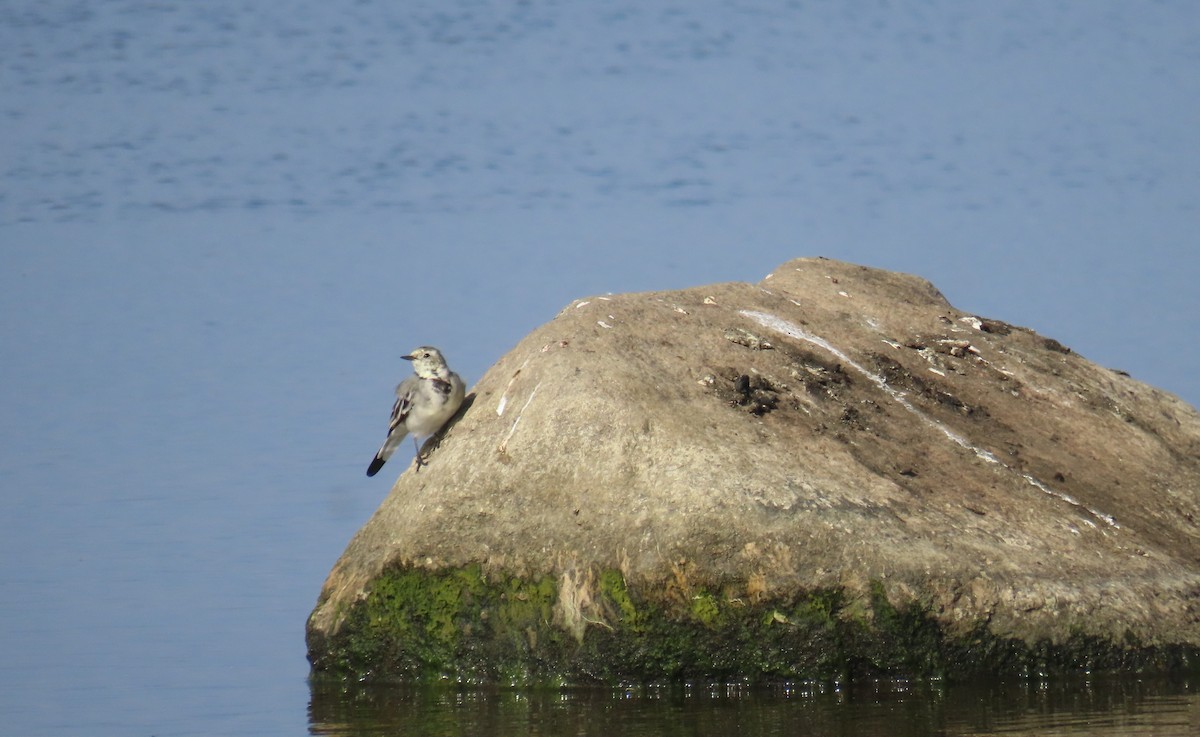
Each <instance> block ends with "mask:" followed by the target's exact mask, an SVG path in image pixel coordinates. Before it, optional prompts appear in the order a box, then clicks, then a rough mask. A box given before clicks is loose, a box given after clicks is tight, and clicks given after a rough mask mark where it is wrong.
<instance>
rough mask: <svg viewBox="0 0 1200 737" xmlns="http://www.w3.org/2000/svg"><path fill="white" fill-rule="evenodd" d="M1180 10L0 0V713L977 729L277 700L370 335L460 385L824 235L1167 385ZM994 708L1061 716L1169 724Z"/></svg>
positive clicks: (23, 718)
mask: <svg viewBox="0 0 1200 737" xmlns="http://www.w3.org/2000/svg"><path fill="white" fill-rule="evenodd" d="M1197 18H1198V11H1197V10H1196V8H1195V5H1194V4H1193V3H1190V2H1162V3H1156V4H1153V5H1147V4H1142V5H1138V6H1136V7H1134V6H1132V5H1130V6H1126V5H1122V4H1107V3H1094V4H1093V3H1089V4H1086V5H1082V4H1063V5H1060V6H1053V7H1051V6H1047V5H1043V4H1021V5H1013V4H1004V5H999V4H995V3H988V2H972V3H963V2H957V1H955V2H944V3H922V4H913V5H902V6H899V7H894V8H883V7H874V6H871V7H868V6H858V5H847V4H844V3H840V2H813V3H800V4H793V5H780V4H774V3H767V4H760V3H756V2H750V1H739V2H732V3H731V2H716V1H715V0H714V1H713V2H695V3H687V4H682V5H672V4H666V3H650V4H646V3H632V2H628V3H626V2H608V3H596V4H586V3H517V4H512V3H487V2H467V1H465V0H464V1H463V2H446V1H444V0H439V1H438V2H405V3H400V4H396V3H386V2H372V1H371V0H361V1H358V2H349V1H336V0H335V1H332V2H303V1H300V0H293V1H290V2H289V1H282V0H281V1H280V2H272V3H254V2H249V0H210V1H206V2H204V3H176V4H172V3H145V2H138V1H137V0H106V1H104V2H77V1H73V0H50V1H45V0H38V1H37V2H34V1H32V0H27V1H13V2H6V3H3V4H0V587H2V590H3V594H2V595H0V651H2V652H3V653H4V657H3V658H2V659H0V714H2V715H3V722H2V724H0V734H13V735H21V736H22V737H37V736H38V735H55V736H58V735H74V734H79V735H89V736H100V737H103V736H104V735H122V736H124V735H131V734H147V735H148V734H155V735H191V734H196V735H213V734H229V735H239V734H255V735H275V734H278V735H295V734H303V733H304V732H305V731H307V730H308V729H310V727H311V728H312V729H313V730H314V731H322V730H324V731H327V732H328V731H333V732H334V733H337V732H336V730H337V729H341V727H336V725H338V724H351V725H354V726H353V727H352V729H353V730H355V731H357V732H362V733H371V732H372V731H377V730H379V729H381V728H383V726H384V725H388V724H396V726H397V729H398V730H399V731H401V732H403V731H405V730H408V731H411V732H416V733H428V728H427V727H425V726H423V725H434V724H439V723H446V724H447V725H448V726H447V729H453V728H455V727H454V725H455V724H457V723H458V721H457V720H460V718H461V719H464V720H466V721H465V722H463V723H464V724H465V726H464V727H463V729H465V730H466V731H467V732H472V731H473V732H474V733H480V732H490V731H495V732H496V733H499V732H503V731H507V730H508V727H510V726H512V727H514V728H516V729H517V731H521V730H525V729H535V728H536V729H543V730H553V729H558V730H559V733H565V732H579V731H586V730H587V729H591V728H592V726H591V725H593V724H595V725H610V726H611V727H612V728H613V729H614V730H624V729H628V730H630V731H635V730H637V729H641V728H643V727H645V728H647V729H649V728H659V729H662V730H667V729H674V728H676V727H675V725H676V724H677V723H679V724H691V725H693V726H695V729H696V730H701V729H703V728H705V727H706V725H709V724H714V725H716V724H727V722H721V719H722V718H729V717H730V715H731V714H742V715H743V716H746V718H754V719H760V720H762V723H763V724H765V725H768V727H769V725H771V724H779V725H781V726H780V728H781V729H798V728H799V726H798V723H795V722H789V721H787V720H788V719H793V718H799V717H796V716H795V715H798V714H812V715H814V716H813V718H814V719H819V720H823V721H818V722H814V724H815V725H817V726H814V727H813V728H814V729H826V728H827V727H826V726H821V725H835V726H834V727H829V729H831V730H833V731H837V730H842V732H840V733H847V734H849V733H851V732H850V731H849V730H850V729H851V728H852V727H851V726H848V725H852V724H855V723H858V722H860V721H862V720H864V719H866V720H867V721H864V722H863V724H871V723H873V722H870V719H889V720H891V721H889V727H890V728H891V729H892V730H893V731H894V730H898V729H911V730H912V733H914V734H915V733H918V732H919V731H920V730H922V729H925V728H926V727H928V725H930V724H941V723H938V722H930V721H928V719H927V717H925V716H919V715H914V714H913V713H912V711H911V710H910V709H913V708H916V709H917V711H919V712H920V713H921V714H924V713H926V712H928V711H929V710H930V709H935V708H936V709H940V710H941V711H938V713H939V714H945V715H946V717H945V718H946V719H949V720H952V721H949V722H946V723H945V724H947V725H949V726H944V727H938V729H944V730H946V731H947V733H950V730H951V729H952V728H953V729H955V730H958V729H961V730H964V731H965V732H969V730H970V729H975V728H976V726H977V723H976V722H974V721H972V718H971V717H970V716H968V715H969V714H970V713H972V712H970V709H972V708H974V707H971V706H969V704H971V703H975V701H974V700H973V699H976V698H978V697H971V698H966V699H963V700H960V701H956V700H955V699H956V698H957V696H955V694H958V693H960V692H959V691H957V690H956V689H955V688H953V687H945V688H943V689H940V690H937V689H935V690H932V691H928V692H926V691H919V692H918V690H917V689H915V687H914V688H912V689H910V690H908V691H902V692H901V694H900V695H899V696H891V695H886V694H882V693H881V694H879V695H872V692H871V691H867V692H863V693H861V694H860V693H857V692H856V693H853V694H852V693H850V692H849V691H846V690H844V689H843V690H839V691H835V692H828V691H820V690H812V691H811V692H809V691H803V690H801V691H799V692H797V693H796V694H791V695H780V694H778V693H763V692H742V691H736V692H734V693H725V692H721V693H720V694H715V695H713V694H709V692H707V691H703V690H694V691H693V692H691V693H690V695H689V693H686V692H685V693H682V694H681V693H679V692H676V691H670V690H666V691H646V692H636V693H631V694H627V695H614V694H613V693H611V692H592V691H572V692H568V693H566V694H559V693H549V692H548V693H537V694H531V695H521V694H517V693H515V692H506V691H497V692H487V691H480V692H457V691H440V692H439V691H421V690H416V691H406V690H395V691H367V690H364V691H358V690H354V691H350V692H346V693H344V694H341V692H340V691H337V690H335V691H333V692H330V691H327V690H324V689H318V690H316V691H315V692H310V689H309V686H308V684H307V681H306V676H307V672H308V669H307V663H306V662H305V658H304V642H303V628H304V621H305V618H306V617H307V615H308V612H309V611H310V610H311V608H312V606H313V604H314V603H315V600H316V596H317V593H318V591H319V588H320V584H321V581H322V580H323V578H324V576H325V574H326V573H327V572H328V571H329V569H330V567H331V566H332V564H333V562H334V561H335V560H336V558H337V556H338V555H339V554H340V553H341V551H342V549H343V548H344V546H345V544H346V542H347V541H348V540H349V538H350V536H351V535H352V534H353V533H354V531H355V530H357V529H358V527H359V526H360V525H361V524H362V523H363V522H364V521H365V520H366V519H367V517H368V516H369V515H370V514H371V512H372V511H373V510H374V509H375V507H376V506H377V505H378V503H379V501H380V500H381V499H382V498H383V496H384V495H385V494H386V493H387V483H388V479H387V478H385V476H380V477H377V478H376V479H373V480H368V479H366V477H365V476H364V475H363V473H364V471H365V468H366V465H367V463H368V462H369V460H370V457H371V454H372V453H374V451H375V449H376V448H377V447H378V445H379V441H380V439H381V437H382V434H383V431H384V423H385V422H386V417H387V412H388V410H389V409H390V404H391V399H390V398H389V392H390V390H391V387H392V386H393V385H394V383H395V382H396V381H397V380H398V378H399V377H398V374H399V373H400V372H401V371H404V370H407V367H406V366H403V365H401V364H402V363H403V362H402V361H400V360H399V356H400V355H402V354H403V353H405V352H407V351H408V350H409V349H411V348H412V347H414V346H416V345H420V344H425V343H433V344H437V345H439V347H441V348H442V349H443V350H444V352H445V353H446V354H447V355H448V356H449V358H450V360H451V362H452V365H454V367H455V368H456V369H457V370H458V371H459V372H460V373H461V374H463V376H464V377H465V378H466V379H467V380H468V382H472V381H474V380H475V379H477V378H479V376H480V375H481V374H482V373H483V372H484V371H485V370H486V369H487V368H488V367H489V366H490V365H491V364H492V363H494V362H495V360H496V359H497V358H498V357H499V356H501V355H503V353H504V352H505V351H507V350H508V349H509V348H510V347H511V346H512V345H514V344H515V343H516V342H517V341H518V340H520V338H521V337H523V336H524V335H525V334H526V333H528V332H529V331H530V330H532V329H533V328H534V327H536V326H537V325H539V324H541V323H542V322H544V321H546V320H548V319H550V318H552V317H553V315H554V314H555V313H556V312H557V311H558V310H559V309H560V308H561V307H562V306H564V305H565V304H567V303H568V302H569V301H570V300H572V299H574V298H577V297H580V296H584V295H589V294H595V293H601V292H606V291H622V292H624V291H635V290H648V289H668V288H679V287H685V286H692V285H696V284H704V283H709V282H715V281H725V280H733V279H738V280H751V281H756V280H758V279H760V278H761V277H762V276H763V275H764V274H765V273H766V272H767V271H769V270H770V269H771V268H773V267H775V266H776V265H778V264H779V263H782V262H783V261H785V260H787V259H789V258H792V257H795V256H804V255H826V256H831V257H834V258H841V259H846V260H852V261H859V262H862V263H868V264H871V265H875V266H881V267H885V268H896V269H901V270H904V271H908V272H913V273H919V274H921V275H923V276H926V277H928V278H930V279H932V280H933V281H934V282H935V283H936V284H937V285H938V286H939V287H940V288H942V289H943V291H944V292H945V293H946V294H947V296H948V297H949V298H950V299H951V300H952V301H953V302H955V303H956V304H958V305H960V306H961V307H963V308H964V309H969V310H977V311H979V312H981V313H983V314H986V315H989V316H994V317H998V318H1001V319H1005V320H1008V321H1010V322H1016V323H1022V324H1027V325H1030V326H1032V327H1035V328H1037V329H1039V330H1040V331H1042V332H1043V333H1045V334H1048V335H1051V336H1053V337H1055V338H1057V339H1059V340H1061V341H1062V342H1064V343H1065V344H1067V345H1069V346H1071V347H1072V348H1074V349H1076V350H1078V351H1080V352H1082V353H1083V354H1084V355H1087V356H1088V357H1090V358H1093V359H1095V360H1098V361H1100V362H1101V363H1104V364H1106V365H1112V366H1115V367H1119V368H1123V369H1126V370H1129V371H1130V372H1132V373H1133V375H1134V376H1135V377H1138V378H1142V379H1146V380H1149V381H1151V382H1152V383H1155V384H1157V385H1160V386H1162V387H1164V388H1165V389H1167V390H1169V391H1173V392H1176V393H1178V394H1179V395H1181V396H1182V397H1183V398H1184V399H1186V400H1187V401H1190V402H1192V403H1193V404H1195V403H1197V402H1200V345H1198V344H1197V343H1196V342H1195V341H1191V340H1186V339H1183V338H1182V337H1181V336H1190V335H1191V334H1192V333H1193V330H1192V322H1191V321H1192V316H1193V315H1195V314H1197V313H1198V312H1200V290H1196V289H1195V288H1194V284H1195V283H1196V281H1197V280H1198V279H1200V260H1198V259H1196V258H1195V248H1194V233H1195V232H1197V230H1198V227H1197V226H1200V223H1198V222H1197V219H1198V218H1197V213H1198V212H1200V208H1198V207H1197V205H1198V204H1200V202H1198V199H1200V181H1198V180H1200V146H1197V145H1196V143H1197V141H1196V130H1198V127H1197V126H1196V125H1195V121H1196V120H1197V119H1200V74H1198V73H1197V71H1198V70H1197V65H1198V64H1200V55H1198V54H1197V51H1196V49H1197V46H1196V40H1195V34H1194V30H1193V29H1194V28H1195V27H1196V23H1195V21H1196V20H1197ZM429 269H433V270H434V272H433V273H432V274H431V273H430V272H429V271H428V270H429ZM414 270H418V273H414ZM435 276H437V277H440V278H434V277H435ZM398 468H399V467H398ZM397 470H398V469H397ZM1017 688H1018V690H1020V689H1025V690H1026V691H1027V692H1032V693H1034V694H1037V693H1042V692H1047V691H1046V689H1049V691H1048V693H1052V694H1062V697H1061V698H1058V697H1056V699H1055V701H1054V704H1055V706H1054V708H1053V709H1052V713H1053V714H1054V715H1056V717H1061V718H1062V719H1063V720H1065V721H1064V723H1065V722H1069V721H1070V720H1071V719H1076V718H1079V719H1082V718H1085V715H1086V718H1087V719H1091V720H1103V719H1112V720H1118V721H1119V720H1122V719H1126V720H1127V721H1128V720H1129V719H1134V718H1142V717H1143V716H1145V715H1153V714H1157V715H1161V716H1162V717H1163V718H1164V719H1166V718H1174V717H1173V716H1172V715H1176V716H1177V715H1178V714H1179V713H1180V709H1183V708H1184V706H1186V708H1187V709H1190V710H1191V712H1192V713H1194V711H1195V705H1194V701H1192V697H1191V695H1190V694H1191V691H1190V686H1188V687H1187V688H1183V687H1181V690H1177V691H1170V690H1169V688H1168V687H1167V686H1161V687H1160V686H1155V687H1154V688H1152V689H1151V688H1148V687H1147V688H1145V689H1142V690H1137V689H1134V690H1125V691H1121V692H1120V693H1122V694H1132V695H1129V696H1123V697H1122V698H1121V699H1116V698H1115V697H1112V698H1110V697H1108V696H1106V697H1104V699H1101V700H1098V701H1097V700H1094V699H1092V697H1091V696H1088V695H1087V694H1089V693H1096V691H1095V688H1096V687H1082V686H1078V685H1077V684H1076V685H1064V686H1061V687H1060V686H1058V685H1055V684H1051V685H1049V686H1046V687H1045V688H1043V686H1041V685H1031V684H1023V685H1020V686H1018V687H1017ZM1089 689H1090V690H1089ZM885 690H886V689H885ZM893 690H894V689H893ZM887 693H889V694H890V693H891V691H887ZM971 693H976V692H971ZM1104 693H1106V694H1110V693H1112V692H1111V691H1104ZM339 694H341V695H339ZM936 694H943V695H941V696H936V698H935V695H936ZM997 698H999V697H997ZM310 702H311V703H310ZM988 703H992V702H988ZM1008 703H1009V702H1007V701H1003V700H1001V701H998V702H996V705H995V706H993V707H991V709H992V711H990V712H988V713H989V714H993V715H1001V714H1009V715H1014V714H1015V715H1018V716H1016V717H1014V718H1015V719H1016V722H1017V723H1020V717H1019V715H1020V714H1024V713H1025V711H1022V710H1017V711H1008V710H1007V709H1009V707H1008V706H1005V704H1008ZM953 704H960V706H953ZM389 705H394V706H397V705H398V708H399V711H397V709H396V708H389ZM918 705H920V706H919V708H918ZM1134 707H1136V712H1137V713H1136V714H1132V716H1131V715H1130V714H1131V712H1130V711H1129V710H1130V709H1133V708H1134ZM1013 708H1014V709H1015V708H1016V707H1013ZM1039 708H1040V707H1039ZM310 709H311V712H310ZM889 709H890V710H891V711H890V712H889V711H888V710H889ZM963 709H966V710H967V711H963ZM1021 709H1024V707H1021ZM1073 710H1074V711H1073ZM409 712H413V713H417V714H420V715H421V719H420V721H412V720H410V721H408V722H403V723H400V722H401V721H402V720H404V719H406V718H407V717H406V716H405V714H407V713H409ZM310 713H311V717H310ZM886 713H890V714H891V715H892V716H890V717H888V716H885V714H886ZM481 714H482V715H481ZM487 714H495V715H497V716H496V718H497V719H501V720H505V719H507V720H510V721H507V722H505V721H501V722H495V723H490V722H484V721H481V720H483V719H484V718H485V717H486V715H487ZM531 714H532V715H533V716H530V715H531ZM872 714H873V715H874V716H870V715H872ZM897 714H898V715H899V716H896V715H897ZM952 714H958V715H959V716H953V717H951V716H950V715H952ZM1038 714H1041V712H1040V711H1039V712H1038ZM538 715H544V716H545V717H546V719H548V720H549V719H553V720H557V721H553V722H552V723H551V722H550V721H536V723H535V721H533V720H537V719H541V718H542V717H541V716H538ZM681 715H685V716H681ZM721 715H723V716H721ZM989 718H992V717H989ZM995 718H997V719H999V718H1000V717H999V716H996V717H995ZM1030 718H1032V717H1030ZM521 720H524V722H522V721H521ZM689 720H690V721H689ZM772 720H773V721H772ZM1132 723H1133V722H1129V724H1132ZM489 724H490V725H492V726H487V725H489ZM478 725H483V726H478ZM985 727H986V724H985ZM598 728H599V727H597V729H598ZM864 728H865V727H864ZM980 728H983V727H980ZM986 728H989V729H990V728H991V727H986ZM1021 728H1022V729H1037V728H1038V724H1037V723H1033V722H1029V723H1026V724H1025V726H1024V727H1021ZM1055 728H1056V729H1057V728H1058V727H1055ZM1171 729H1172V727H1169V726H1167V727H1163V728H1162V729H1160V730H1159V732H1158V733H1159V734H1166V735H1170V734H1172V732H1171V731H1170V730H1171ZM1192 732H1194V730H1192ZM1192 732H1176V733H1177V734H1185V733H1187V734H1190V733H1192ZM342 733H345V730H343V732H342Z"/></svg>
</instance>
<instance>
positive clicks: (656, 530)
mask: <svg viewBox="0 0 1200 737" xmlns="http://www.w3.org/2000/svg"><path fill="white" fill-rule="evenodd" d="M1164 360H1170V359H1169V353H1165V354H1164ZM472 400H473V401H469V402H468V404H467V406H466V407H465V408H464V411H463V412H461V413H460V417H459V418H458V419H457V421H456V422H454V423H452V425H451V426H450V427H449V429H448V430H447V432H446V433H445V435H444V438H442V440H441V442H440V445H439V447H437V448H436V449H434V450H433V452H432V454H431V456H430V460H429V465H428V466H427V467H426V468H423V469H421V470H420V472H417V471H416V469H415V467H411V466H410V468H409V469H408V470H406V471H405V472H404V473H403V474H402V475H401V477H400V479H399V480H398V481H397V482H396V485H395V487H394V488H393V489H392V491H391V494H390V495H389V496H388V497H387V499H386V500H385V501H384V502H383V504H382V505H381V507H380V508H379V510H378V511H377V512H376V514H375V515H374V516H373V517H372V518H371V520H370V521H369V522H368V523H367V524H366V525H365V526H364V527H363V528H362V530H360V531H359V533H358V534H357V535H356V536H355V537H354V539H353V540H352V541H351V542H350V545H349V547H348V548H347V549H346V552H345V554H344V555H343V556H342V558H341V559H340V560H339V561H338V562H337V564H336V565H335V566H334V568H333V571H332V572H331V573H330V575H329V578H328V580H327V581H326V583H325V587H324V589H323V591H322V593H321V596H320V600H319V602H318V604H317V607H316V609H315V611H314V612H313V613H312V616H311V618H310V620H309V628H308V635H309V655H310V659H311V660H312V662H313V667H314V672H315V673H318V674H320V673H333V674H340V675H353V676H356V677H360V678H361V677H366V676H371V675H374V676H401V677H417V678H420V677H429V676H455V677H460V678H479V679H496V678H501V679H525V678H531V677H532V678H538V679H546V678H551V679H560V680H567V681H578V680H587V679H591V678H599V679H609V680H619V679H638V678H643V679H644V678H691V677H696V678H699V677H720V678H730V677H745V678H752V679H757V678H791V677H820V676H838V675H845V674H848V673H854V672H860V671H893V672H895V671H903V672H916V673H922V672H924V673H928V672H949V673H954V672H959V671H961V670H964V669H967V670H969V669H972V668H984V669H1025V670H1028V669H1034V668H1052V667H1068V668H1069V667H1082V668H1091V667H1105V666H1112V665H1131V664H1132V665H1138V666H1146V665H1147V664H1151V665H1155V666H1172V665H1179V664H1186V662H1188V659H1189V658H1193V657H1194V656H1195V653H1196V652H1197V650H1196V646H1197V645H1198V644H1200V621H1198V619H1200V607H1198V603H1200V598H1198V593H1200V526H1198V525H1197V519H1198V518H1200V417H1198V415H1197V412H1196V411H1195V409H1193V408H1192V407H1190V406H1188V405H1187V404H1185V403H1183V402H1181V401H1180V400H1178V399H1177V398H1175V397H1173V396H1171V395H1168V394H1166V393H1164V392H1161V391H1159V390H1157V389H1154V388H1152V387H1149V386H1146V385H1145V384H1142V383H1139V382H1138V381H1135V380H1134V379H1132V378H1130V377H1129V376H1127V375H1125V374H1123V373H1121V372H1119V371H1113V370H1110V369H1106V368H1102V367H1100V366H1097V365H1095V364H1093V363H1090V362H1089V361H1087V360H1086V359H1084V358H1083V357H1081V356H1079V355H1078V354H1076V353H1074V352H1072V351H1071V350H1070V349H1069V348H1066V347H1064V346H1063V345H1061V344H1059V343H1058V342H1056V341H1054V340H1052V339H1049V338H1044V337H1041V336H1039V335H1037V334H1036V333H1034V332H1032V331H1030V330H1027V329H1024V328H1019V327H1015V326H1012V325H1008V324H1005V323H1003V322H1000V321H997V320H989V319H985V318H980V317H976V316H973V315H970V314H966V313H962V312H960V311H958V310H956V309H955V308H953V307H952V306H951V305H949V304H948V303H947V302H946V300H945V299H944V298H943V297H942V295H941V294H940V293H939V292H938V291H937V290H936V289H935V288H934V287H933V286H932V285H930V284H929V283H928V282H926V281H924V280H921V279H918V278H915V277H912V276H907V275H904V274H897V273H890V272H885V271H879V270H875V269H869V268H864V267H860V266H854V265H850V264H845V263H839V262H836V261H829V260H825V259H801V260H797V261H792V262H789V263H787V264H784V265H783V266H781V267H779V269H777V270H776V272H775V273H773V274H771V275H769V276H768V277H767V278H766V279H764V280H763V281H762V282H761V283H760V284H758V285H751V284H743V283H730V284H718V285H712V286H706V287H701V288H695V289H687V290H683V291H677V292H657V293H646V294H628V295H616V296H605V297H593V298H590V299H581V300H579V301H577V302H574V303H572V304H571V305H569V306H567V307H566V308H565V309H564V310H563V311H562V312H561V313H560V314H559V315H558V316H557V317H556V318H555V319H554V320H552V321H551V322H549V323H547V324H546V325H544V326H542V327H540V328H538V329H537V330H535V331H534V332H533V333H532V334H530V335H529V336H528V337H527V338H525V340H523V341H522V342H521V343H520V344H519V345H518V346H517V347H516V348H514V349H513V350H512V351H511V352H510V353H509V354H508V355H506V356H504V358H502V359H501V360H500V361H499V362H498V363H497V364H496V365H495V366H494V367H493V368H492V369H491V370H490V371H489V372H488V373H487V374H486V375H485V376H484V377H483V378H482V379H481V380H480V381H479V383H478V385H477V386H476V387H475V388H474V394H473V397H472ZM968 661H969V662H968Z"/></svg>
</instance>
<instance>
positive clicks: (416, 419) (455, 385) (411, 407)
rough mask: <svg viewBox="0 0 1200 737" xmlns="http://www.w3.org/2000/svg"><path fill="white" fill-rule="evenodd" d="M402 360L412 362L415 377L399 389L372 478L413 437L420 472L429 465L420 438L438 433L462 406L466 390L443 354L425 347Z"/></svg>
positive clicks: (373, 462)
mask: <svg viewBox="0 0 1200 737" xmlns="http://www.w3.org/2000/svg"><path fill="white" fill-rule="evenodd" d="M401 358H403V359H404V360H405V361H412V365H413V375H412V376H409V377H408V378H407V379H405V380H404V381H402V382H400V383H399V384H397V385H396V404H394V405H393V406H392V418H391V422H389V423H388V434H387V439H386V440H384V441H383V445H382V446H381V447H380V448H379V452H378V453H376V454H375V458H374V460H372V461H371V465H370V466H369V467H368V468H367V475H368V476H374V475H375V474H377V473H379V469H381V468H383V464H384V463H387V459H388V458H391V457H392V453H393V452H395V450H396V448H397V447H398V446H399V445H400V441H401V440H404V436H405V435H408V434H409V433H411V434H412V436H413V446H414V447H415V448H416V449H417V470H418V471H419V470H420V469H421V466H423V465H425V462H424V461H423V460H422V459H421V447H420V445H418V444H417V438H418V437H424V436H430V435H434V434H435V433H437V431H438V430H441V429H442V426H443V425H445V424H446V422H447V421H448V420H449V419H450V418H451V417H453V416H454V413H455V412H457V411H458V408H459V407H461V406H462V402H463V394H464V393H465V391H466V387H465V386H464V385H463V380H462V379H461V378H460V377H459V375H458V374H456V373H454V372H453V371H451V370H450V367H449V366H447V365H446V359H445V357H443V356H442V352H441V351H439V350H438V349H437V348H434V347H433V346H427V345H423V346H421V347H420V348H417V349H416V350H414V351H413V352H412V353H410V354H408V355H407V356H401Z"/></svg>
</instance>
